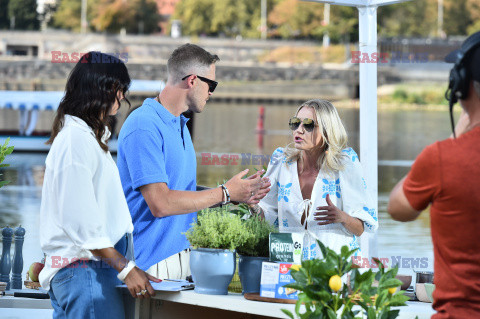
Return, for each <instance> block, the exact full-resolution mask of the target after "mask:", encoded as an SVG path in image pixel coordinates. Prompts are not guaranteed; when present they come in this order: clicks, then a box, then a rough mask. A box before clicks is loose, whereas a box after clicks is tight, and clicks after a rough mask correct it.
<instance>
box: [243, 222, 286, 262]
mask: <svg viewBox="0 0 480 319" xmlns="http://www.w3.org/2000/svg"><path fill="white" fill-rule="evenodd" d="M244 226H245V228H246V229H247V230H248V231H249V232H250V233H251V234H252V235H253V236H252V237H250V238H249V239H248V240H247V241H245V243H243V244H242V245H240V246H239V247H238V249H237V252H238V253H239V254H240V255H245V256H253V257H268V253H269V249H268V240H269V235H270V233H276V232H277V229H276V228H275V227H274V226H273V225H271V224H269V223H268V222H267V221H266V220H265V219H262V218H260V217H259V216H252V217H250V218H248V219H247V220H245V221H244Z"/></svg>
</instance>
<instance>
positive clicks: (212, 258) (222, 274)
mask: <svg viewBox="0 0 480 319" xmlns="http://www.w3.org/2000/svg"><path fill="white" fill-rule="evenodd" d="M235 264H236V254H235V252H232V251H230V250H226V249H213V248H197V249H192V251H191V252H190V270H191V272H192V277H193V281H194V282H195V292H198V293H201V294H207V295H227V294H228V285H229V284H230V282H231V281H232V278H233V274H234V273H235Z"/></svg>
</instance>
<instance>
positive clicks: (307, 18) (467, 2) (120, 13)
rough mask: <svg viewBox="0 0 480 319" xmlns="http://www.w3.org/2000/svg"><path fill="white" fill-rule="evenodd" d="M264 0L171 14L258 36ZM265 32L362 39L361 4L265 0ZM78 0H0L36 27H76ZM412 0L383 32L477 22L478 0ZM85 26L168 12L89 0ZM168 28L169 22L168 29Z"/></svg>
mask: <svg viewBox="0 0 480 319" xmlns="http://www.w3.org/2000/svg"><path fill="white" fill-rule="evenodd" d="M261 1H262V0H180V1H179V2H178V3H177V5H176V9H175V13H174V15H173V16H172V17H171V19H175V20H179V21H180V22H181V25H182V33H183V34H184V35H189V36H202V35H206V36H226V37H235V36H242V37H245V38H259V37H260V34H261V30H260V21H261ZM264 1H265V3H266V5H267V12H268V15H267V27H268V37H270V38H284V39H318V40H320V39H322V37H323V35H324V34H325V33H327V32H328V34H329V36H330V38H331V40H332V41H333V42H354V41H357V40H358V12H357V9H355V8H351V7H344V6H330V19H329V23H327V22H326V21H324V10H325V5H324V4H319V3H313V2H304V1H301V0H264ZM81 2H82V1H81V0H56V2H54V3H53V4H48V5H45V8H43V13H42V14H41V15H40V14H38V13H37V11H36V9H37V3H36V0H0V29H18V30H38V29H39V28H40V21H44V23H46V25H47V26H49V27H51V28H59V29H68V30H72V31H79V30H80V28H81V21H80V20H81ZM438 5H439V0H412V1H407V2H403V3H400V4H394V5H388V6H383V7H379V8H378V26H377V27H378V28H377V29H378V33H379V36H383V37H395V36H406V37H444V36H454V35H467V34H471V33H473V32H475V31H478V30H480V1H478V0H443V19H441V21H439V18H438V17H439V15H438V12H439V8H438ZM87 8H88V10H87V20H88V29H89V30H90V31H93V32H109V33H117V32H119V31H120V30H121V29H125V31H126V32H127V33H132V34H138V33H145V34H150V33H156V32H158V31H160V29H159V22H160V21H161V20H162V19H164V18H165V17H160V16H159V14H158V9H157V3H156V1H155V0H87ZM167 31H168V30H167Z"/></svg>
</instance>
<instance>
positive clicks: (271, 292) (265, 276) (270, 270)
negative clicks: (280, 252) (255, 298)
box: [260, 261, 298, 300]
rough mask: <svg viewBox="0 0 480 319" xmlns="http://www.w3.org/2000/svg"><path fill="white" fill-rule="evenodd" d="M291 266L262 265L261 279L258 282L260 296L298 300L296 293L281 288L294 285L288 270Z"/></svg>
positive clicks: (269, 263)
mask: <svg viewBox="0 0 480 319" xmlns="http://www.w3.org/2000/svg"><path fill="white" fill-rule="evenodd" d="M292 265H293V264H287V263H272V262H267V261H264V262H263V263H262V278H261V280H260V296H262V297H268V298H278V299H294V300H296V299H298V291H297V290H295V289H292V288H285V287H283V286H285V285H287V284H291V283H294V282H295V280H294V279H293V277H292V275H291V274H290V268H291V267H292Z"/></svg>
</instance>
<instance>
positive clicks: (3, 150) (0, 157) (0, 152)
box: [0, 137, 13, 188]
mask: <svg viewBox="0 0 480 319" xmlns="http://www.w3.org/2000/svg"><path fill="white" fill-rule="evenodd" d="M8 143H10V137H9V138H7V140H6V141H5V143H4V144H3V145H2V146H0V168H4V167H8V166H10V165H8V164H2V163H3V161H4V160H5V157H6V156H7V155H10V154H12V152H13V146H8ZM0 176H2V174H0ZM8 183H10V182H9V181H0V188H2V187H3V186H5V185H7V184H8Z"/></svg>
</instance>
